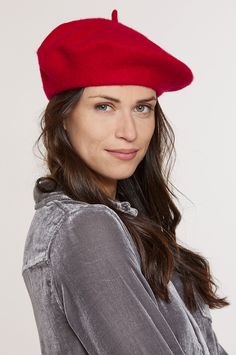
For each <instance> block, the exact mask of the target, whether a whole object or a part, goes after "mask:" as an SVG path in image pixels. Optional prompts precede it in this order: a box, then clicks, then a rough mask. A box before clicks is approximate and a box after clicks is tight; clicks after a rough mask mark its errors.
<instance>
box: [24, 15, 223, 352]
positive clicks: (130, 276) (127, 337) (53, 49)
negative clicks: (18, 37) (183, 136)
mask: <svg viewBox="0 0 236 355" xmlns="http://www.w3.org/2000/svg"><path fill="white" fill-rule="evenodd" d="M37 54H38V59H39V67H40V72H41V77H42V82H43V87H44V91H45V94H46V96H47V97H48V99H49V103H48V105H47V108H46V110H45V113H44V116H43V118H42V122H41V128H42V133H41V135H40V137H39V139H41V138H42V139H43V143H44V146H45V149H46V157H45V160H46V163H47V167H48V169H49V173H48V174H47V175H46V176H45V177H42V178H39V179H38V180H37V182H36V184H35V188H34V199H35V210H36V211H35V215H34V217H33V220H32V223H31V226H30V228H29V232H28V235H27V240H26V244H25V250H24V261H23V269H22V273H23V277H24V281H25V284H26V287H27V290H28V292H29V295H30V298H31V302H32V306H33V310H34V316H35V320H36V324H37V328H38V333H39V338H40V346H41V352H42V354H47V355H49V354H50V355H54V354H55V355H56V354H63V355H65V354H71V355H72V354H93V355H95V354H96V355H97V354H99V355H100V354H102V355H103V354H109V355H110V354H111V355H114V354H115V355H129V354H130V355H131V354H132V355H133V354H137V355H139V354H140V355H141V354H143V355H144V354H145V355H147V354H148V355H156V354H158V355H159V354H165V355H168V354H176V355H180V354H188V355H189V354H227V353H226V351H225V350H224V349H223V348H222V347H221V345H220V344H219V343H218V341H217V338H216V336H215V333H214V331H213V329H212V325H211V323H212V320H211V314H210V311H209V309H210V308H221V307H224V306H226V305H227V304H228V302H227V301H226V299H225V298H220V297H218V296H217V295H216V292H215V284H214V281H213V279H212V276H211V273H210V269H209V265H208V262H207V261H206V259H204V258H203V257H202V256H200V255H199V254H196V253H193V252H192V251H190V250H188V249H186V248H184V247H183V246H180V245H178V243H177V241H176V233H175V230H176V227H177V225H178V223H179V222H180V219H181V214H180V212H179V210H178V209H177V207H176V205H175V203H174V198H175V195H174V192H173V191H172V189H171V186H170V185H171V184H170V181H169V174H170V169H171V167H170V162H171V159H170V158H171V155H172V152H173V150H174V133H173V131H172V128H171V126H170V125H169V123H168V122H167V120H166V118H165V116H164V114H163V112H162V110H161V107H160V105H159V102H158V97H159V96H160V95H161V94H162V93H164V92H166V91H175V90H180V89H182V88H184V87H186V86H187V85H189V84H190V83H191V82H192V80H193V75H192V72H191V70H190V69H189V68H188V67H187V66H186V65H185V64H184V63H182V62H181V61H179V60H178V59H177V58H175V57H173V56H171V55H170V54H169V53H167V52H165V51H164V50H163V49H161V48H160V47H159V46H158V45H156V44H155V43H153V42H152V41H150V40H149V39H148V38H147V37H145V36H143V35H142V34H140V33H139V32H137V31H135V30H133V29H131V28H129V27H127V26H125V25H123V24H121V23H119V22H118V18H117V11H116V10H113V12H112V20H107V19H101V18H97V19H82V20H77V21H72V22H69V23H65V24H62V25H60V26H58V27H57V28H56V29H54V30H53V31H52V32H51V33H50V34H49V35H48V36H47V37H46V39H45V40H44V41H43V43H42V44H41V46H40V47H39V49H38V52H37ZM39 139H38V141H39ZM38 141H37V142H38Z"/></svg>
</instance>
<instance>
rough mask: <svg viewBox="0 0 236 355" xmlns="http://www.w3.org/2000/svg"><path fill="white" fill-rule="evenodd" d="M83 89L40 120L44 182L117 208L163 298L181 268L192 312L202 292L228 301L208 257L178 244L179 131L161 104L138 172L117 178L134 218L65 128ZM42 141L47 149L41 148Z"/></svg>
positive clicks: (58, 100)
mask: <svg viewBox="0 0 236 355" xmlns="http://www.w3.org/2000/svg"><path fill="white" fill-rule="evenodd" d="M82 93H83V88H78V89H73V90H68V91H66V92H63V93H60V94H58V95H55V96H54V97H53V98H52V99H51V100H50V101H49V102H48V105H47V107H46V109H45V111H44V113H43V115H42V117H41V121H40V127H41V134H40V136H39V137H38V139H37V141H36V143H35V144H36V145H37V147H38V148H39V151H40V153H41V155H42V156H43V160H44V162H45V163H46V166H47V169H48V170H49V171H48V174H46V175H45V176H43V177H41V178H40V179H38V182H39V181H40V182H41V183H42V181H45V180H46V181H50V182H51V183H50V184H49V185H48V186H50V187H49V189H48V187H47V192H48V191H54V190H55V189H60V190H62V191H63V192H64V193H65V194H67V195H68V196H69V197H71V198H72V199H74V200H79V201H84V202H87V203H91V204H93V203H101V204H105V205H107V206H108V207H110V208H111V209H113V210H114V211H115V212H116V213H117V214H118V215H119V217H120V219H121V220H122V221H123V223H124V224H125V225H126V227H127V229H128V231H129V233H130V235H131V237H132V238H133V240H134V243H135V245H136V247H137V250H138V252H139V255H140V258H141V270H142V273H143V274H144V276H145V278H146V280H147V281H148V283H149V285H150V287H151V288H152V290H153V293H154V295H155V297H156V298H157V299H158V298H160V299H162V300H164V301H166V302H169V301H170V298H169V293H168V288H167V284H168V282H169V281H170V280H171V278H172V276H173V273H174V272H176V273H178V275H179V277H180V279H181V281H182V284H183V291H184V302H185V304H186V306H187V307H188V309H189V310H191V311H193V310H195V309H196V308H197V299H196V295H199V296H200V297H201V299H202V300H203V302H205V303H206V304H208V305H209V307H210V308H221V307H224V306H226V305H228V304H229V303H228V301H227V300H226V298H220V297H218V296H217V295H216V291H217V286H216V284H215V282H214V280H213V277H212V275H211V272H210V268H209V263H208V261H207V260H206V259H205V258H204V257H203V256H201V255H200V254H199V253H195V252H193V251H191V250H189V249H187V248H185V247H183V246H181V245H180V244H178V243H177V240H176V227H177V225H178V224H179V222H180V220H181V213H180V211H179V210H178V208H177V206H176V204H175V203H174V199H177V197H176V195H175V194H174V192H173V188H174V185H173V184H172V183H171V182H170V173H171V170H172V168H173V163H174V161H175V158H176V152H175V147H174V141H175V135H174V132H173V129H172V128H171V126H170V124H169V123H168V121H167V119H166V117H165V115H164V113H163V111H162V109H161V107H160V104H159V102H158V101H157V104H156V107H155V131H154V134H153V136H152V139H151V141H150V144H149V147H148V150H147V152H146V155H145V157H144V158H143V160H142V161H141V162H140V163H139V165H138V167H137V168H136V170H135V172H134V173H133V175H132V176H130V177H128V178H126V179H122V180H119V181H118V182H117V192H116V198H117V199H119V200H120V201H127V200H128V201H129V202H130V203H131V206H133V207H135V208H137V210H138V211H139V213H138V216H135V217H134V216H132V215H130V214H127V213H125V212H123V211H121V210H119V209H117V208H116V207H115V206H114V204H112V203H111V201H110V199H109V197H108V196H107V195H106V194H105V192H103V191H102V190H101V189H99V182H100V180H99V176H98V175H97V174H96V172H94V171H92V170H91V169H90V168H89V167H88V166H87V165H86V164H85V162H84V161H83V160H82V159H81V158H80V157H79V156H78V154H77V153H76V152H75V150H74V148H73V146H72V145H71V143H70V140H69V138H68V136H67V132H66V131H65V130H64V128H63V121H64V120H65V119H66V118H67V117H69V116H70V114H71V112H72V110H73V109H74V107H75V106H76V104H77V103H78V102H79V99H80V97H81V95H82ZM40 140H42V142H43V146H44V148H45V152H44V153H43V152H42V151H41V149H40V147H39V142H40ZM41 183H40V184H39V185H38V186H39V188H40V186H41V187H42V184H41ZM41 189H42V191H45V189H43V188H41Z"/></svg>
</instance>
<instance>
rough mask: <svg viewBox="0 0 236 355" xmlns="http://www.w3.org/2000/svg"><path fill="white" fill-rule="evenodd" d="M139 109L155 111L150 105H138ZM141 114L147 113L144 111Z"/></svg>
mask: <svg viewBox="0 0 236 355" xmlns="http://www.w3.org/2000/svg"><path fill="white" fill-rule="evenodd" d="M137 107H142V108H144V107H146V108H147V109H148V111H146V112H149V111H153V108H152V107H151V106H149V105H138V106H137ZM139 112H144V113H145V111H143V110H141V111H139Z"/></svg>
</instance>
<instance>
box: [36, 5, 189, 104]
mask: <svg viewBox="0 0 236 355" xmlns="http://www.w3.org/2000/svg"><path fill="white" fill-rule="evenodd" d="M37 55H38V62H39V68H40V74H41V78H42V83H43V89H44V91H45V94H46V96H47V98H48V99H51V98H52V97H53V96H54V95H56V94H58V93H61V92H63V91H65V90H69V89H74V88H80V87H86V86H103V85H141V86H145V87H149V88H152V89H153V90H155V91H156V94H157V97H158V96H160V95H161V94H162V93H163V92H166V91H176V90H180V89H182V88H184V87H185V86H187V85H189V84H190V83H191V82H192V80H193V74H192V71H191V70H190V68H189V67H188V66H187V65H186V64H184V63H183V62H182V61H180V60H179V59H177V58H175V57H174V56H172V55H171V54H170V53H168V52H166V51H165V50H163V49H162V48H161V47H159V46H158V45H157V44H155V43H154V42H152V41H151V40H150V39H148V38H147V37H146V36H144V35H143V34H141V33H139V32H138V31H136V30H134V29H132V28H130V27H128V26H125V25H123V24H122V23H120V22H118V18H117V10H113V12H112V19H111V20H109V19H104V18H88V19H80V20H75V21H70V22H67V23H63V24H61V25H59V26H57V27H56V28H55V29H54V30H53V31H52V32H51V33H50V34H49V35H48V36H47V37H46V38H45V39H44V41H43V42H42V44H41V45H40V47H39V48H38V50H37Z"/></svg>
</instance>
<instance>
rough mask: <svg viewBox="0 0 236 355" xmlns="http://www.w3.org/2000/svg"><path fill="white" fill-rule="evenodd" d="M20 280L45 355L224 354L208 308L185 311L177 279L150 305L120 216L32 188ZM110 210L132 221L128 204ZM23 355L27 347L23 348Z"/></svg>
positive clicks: (132, 210) (148, 290)
mask: <svg viewBox="0 0 236 355" xmlns="http://www.w3.org/2000/svg"><path fill="white" fill-rule="evenodd" d="M34 199H35V214H34V216H33V219H32V222H31V225H30V227H29V231H28V235H27V238H26V242H25V249H24V258H23V267H22V275H23V278H24V282H25V285H26V287H27V290H28V293H29V296H30V300H31V303H32V307H33V312H34V317H35V321H36V325H37V329H38V334H39V340H40V347H41V352H42V354H43V355H82V354H90V355H134V354H135V355H171V354H172V355H173V354H174V355H181V354H186V355H191V354H194V355H198V354H199V355H200V354H201V355H203V354H204V355H209V354H211V355H218V354H221V355H225V354H227V353H226V351H225V350H224V349H223V348H222V347H221V345H220V344H219V343H218V341H217V338H216V335H215V333H214V331H213V329H212V319H211V314H210V312H209V308H208V306H207V305H205V304H203V303H202V302H201V301H200V299H199V301H198V306H199V307H198V309H197V311H196V312H194V313H190V312H189V311H188V309H187V308H186V306H185V304H184V302H183V289H182V284H181V282H180V279H179V278H178V275H177V274H174V275H173V279H172V280H171V281H170V282H169V286H168V287H169V292H170V298H171V302H170V303H168V304H167V303H165V302H163V301H161V300H156V298H155V296H154V294H153V292H152V289H151V288H150V286H149V284H148V282H147V280H146V279H145V277H144V275H143V274H142V272H141V267H140V257H139V254H138V251H137V249H136V247H135V244H134V242H133V240H132V237H131V236H130V234H129V232H128V230H127V228H126V227H125V225H124V224H123V222H122V221H121V219H120V218H119V216H118V215H117V214H116V213H115V212H114V211H113V210H112V209H110V208H109V207H107V206H105V205H102V204H87V203H84V202H79V201H75V200H73V199H71V198H69V197H68V196H67V195H65V194H64V193H63V192H62V191H54V192H46V193H42V192H41V191H40V190H39V189H38V187H37V185H35V187H34ZM113 202H114V204H115V205H116V206H117V207H118V208H120V209H122V210H123V211H125V212H126V213H129V214H131V215H132V216H133V218H134V219H135V217H136V216H137V214H138V211H137V209H135V208H134V207H132V206H130V203H129V202H128V201H123V202H120V201H117V200H114V201H113ZM26 352H27V349H26Z"/></svg>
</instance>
